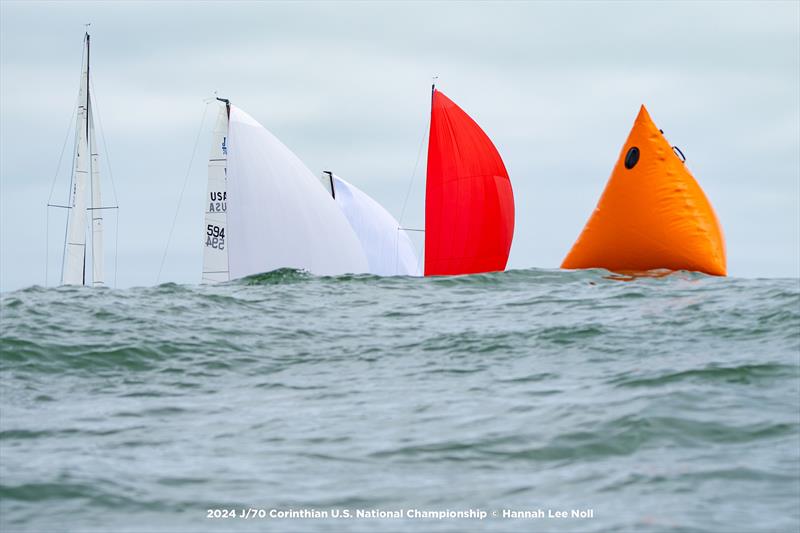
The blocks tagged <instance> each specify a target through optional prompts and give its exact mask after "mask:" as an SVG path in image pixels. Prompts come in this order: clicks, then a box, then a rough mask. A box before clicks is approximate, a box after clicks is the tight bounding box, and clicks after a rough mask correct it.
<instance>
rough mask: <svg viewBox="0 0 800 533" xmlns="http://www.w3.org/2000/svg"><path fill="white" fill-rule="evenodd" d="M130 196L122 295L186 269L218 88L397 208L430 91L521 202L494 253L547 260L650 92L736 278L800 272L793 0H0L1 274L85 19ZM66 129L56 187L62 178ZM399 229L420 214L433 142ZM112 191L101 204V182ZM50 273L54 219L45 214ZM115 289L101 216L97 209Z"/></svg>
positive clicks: (58, 220)
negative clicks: (471, 134)
mask: <svg viewBox="0 0 800 533" xmlns="http://www.w3.org/2000/svg"><path fill="white" fill-rule="evenodd" d="M85 22H91V23H92V26H91V34H92V44H93V49H92V75H93V83H94V89H95V95H96V98H97V100H96V104H97V107H98V111H99V115H100V118H101V119H102V125H103V127H104V133H105V138H106V141H107V143H108V151H107V152H106V150H105V149H104V148H103V147H102V145H101V158H102V159H104V163H103V171H104V173H105V176H104V180H106V181H105V182H104V186H105V188H106V191H108V190H110V185H109V182H108V181H107V178H108V171H107V167H106V166H105V164H106V162H108V161H110V163H111V170H112V171H113V177H114V181H115V185H116V191H117V194H118V203H119V205H120V207H121V209H120V215H119V256H118V257H119V266H118V283H119V285H120V286H131V285H152V284H154V283H155V281H156V276H157V273H158V269H159V263H160V261H161V256H162V253H163V251H164V247H165V245H166V242H167V234H168V231H169V228H170V226H171V224H172V220H173V217H174V216H175V213H176V208H177V204H178V198H179V193H180V190H181V186H182V184H183V179H184V176H185V175H186V171H187V168H188V167H189V164H190V157H191V154H192V147H193V145H194V141H195V137H196V136H197V133H198V129H199V127H200V123H201V118H202V116H203V113H204V109H206V108H207V111H208V112H207V114H206V117H205V124H204V126H203V129H204V131H203V134H202V136H201V138H200V144H199V148H198V153H197V155H196V156H195V158H194V162H193V165H192V166H191V172H190V175H189V181H188V186H187V189H186V194H185V196H184V199H183V204H182V207H181V209H180V211H178V214H177V224H176V227H175V232H174V235H173V239H172V243H171V245H170V247H169V251H168V255H167V260H166V264H165V267H164V272H163V274H162V277H161V281H176V282H181V283H197V282H199V280H200V271H201V262H202V246H203V241H202V221H203V209H204V206H203V203H204V200H203V198H204V195H205V187H206V161H205V160H206V158H207V155H208V150H209V144H210V135H211V133H210V131H211V128H212V124H213V118H214V116H215V114H216V108H215V104H212V105H209V106H208V107H207V106H206V104H205V103H204V99H205V98H208V97H209V96H211V95H212V93H213V91H218V93H219V95H220V96H224V97H227V98H230V99H231V100H232V102H233V103H234V104H236V105H238V106H239V107H241V108H242V109H244V110H246V111H247V112H248V113H250V114H251V115H252V116H253V117H255V118H256V119H257V120H259V121H260V122H261V123H262V124H263V125H264V126H265V127H267V128H268V129H269V130H271V131H272V132H273V133H274V134H275V135H277V136H278V138H280V139H281V140H282V141H283V142H284V143H285V144H286V145H287V146H288V147H289V148H290V149H291V150H293V151H294V152H295V153H296V154H297V155H298V156H299V157H300V158H301V159H302V160H303V161H304V162H305V163H306V164H307V165H308V167H309V168H310V169H311V170H312V171H313V172H314V173H315V174H319V173H321V171H322V170H326V169H330V170H333V171H335V172H336V173H338V174H339V175H341V176H342V177H344V178H345V179H347V180H349V181H350V182H352V183H354V184H355V185H357V186H359V187H360V188H362V189H363V190H364V191H365V192H367V193H368V194H370V195H371V196H373V197H374V198H375V199H376V200H377V201H379V202H380V203H381V204H383V205H384V206H385V207H386V208H387V209H388V210H389V211H390V212H391V213H393V214H394V215H395V216H396V217H399V216H400V214H401V211H402V209H403V203H404V198H405V196H406V191H407V190H408V187H409V183H410V181H411V178H412V173H413V171H414V165H415V161H416V160H417V155H418V153H419V147H420V141H421V139H422V138H423V132H425V131H426V128H427V124H428V120H429V112H430V107H429V106H430V82H431V77H432V76H434V75H437V76H439V82H438V87H439V88H440V89H441V90H442V91H443V92H444V93H445V94H447V95H448V96H449V97H450V98H452V99H453V100H454V101H455V102H456V103H458V104H459V105H460V106H461V107H462V108H463V109H464V110H466V111H467V112H468V113H469V114H470V115H471V116H472V117H473V118H474V119H475V120H476V121H477V122H478V123H479V124H480V125H481V127H482V128H483V129H484V130H485V131H486V132H487V134H488V135H489V136H490V137H491V138H492V140H493V141H494V143H495V145H496V146H497V148H498V150H499V151H500V154H501V155H502V157H503V160H504V161H505V163H506V166H507V168H508V171H509V174H510V177H511V181H512V184H513V187H514V195H515V198H516V212H517V218H516V231H515V235H514V242H513V245H512V249H511V257H510V260H509V265H508V266H509V268H528V267H543V268H556V267H558V265H559V264H560V262H561V260H562V259H563V257H564V255H565V254H566V252H567V251H568V250H569V248H570V246H571V245H572V244H573V242H574V241H575V238H576V237H577V235H578V233H579V232H580V230H581V228H582V227H583V225H584V224H585V222H586V220H587V219H588V217H589V214H590V213H591V211H592V209H593V208H594V206H595V204H596V202H597V199H598V197H599V195H600V193H601V192H602V189H603V187H604V185H605V183H606V180H607V179H608V176H609V174H610V172H611V169H612V167H613V165H614V163H615V161H616V159H617V157H618V155H619V151H620V148H621V146H622V144H623V142H624V141H625V138H626V137H627V135H628V132H629V130H630V128H631V126H632V124H633V120H634V118H635V117H636V114H637V112H638V109H639V105H640V104H642V103H644V104H645V105H646V106H647V107H648V109H649V111H650V114H651V115H652V117H653V119H654V120H655V122H656V124H657V125H658V126H659V127H660V128H662V129H663V130H664V132H665V134H666V136H667V138H668V139H669V141H670V142H671V143H673V144H676V145H678V146H679V147H680V148H681V149H682V150H683V152H684V153H685V154H686V157H687V165H688V166H689V169H690V170H691V171H692V172H693V174H694V175H695V177H696V178H697V179H698V181H699V182H700V184H701V186H702V187H703V189H704V190H705V191H706V194H707V195H708V197H709V199H710V200H711V202H712V204H713V205H714V207H715V209H716V211H717V214H718V216H719V218H720V220H721V222H722V226H723V230H724V233H725V237H726V242H727V249H728V265H729V273H730V275H733V276H746V277H774V276H798V275H800V3H798V2H795V1H790V2H777V3H766V2H758V3H747V2H709V3H690V2H675V3H671V2H664V3H629V2H605V3H604V2H575V3H550V2H530V3H523V2H517V3H507V4H495V3H493V4H488V3H486V4H484V3H463V4H460V3H451V2H448V3H417V4H415V3H397V4H393V3H380V4H377V3H375V4H373V3H346V2H338V3H334V2H330V3H293V4H278V3H258V2H247V3H233V2H228V3H212V2H204V3H195V2H178V3H156V2H152V3H149V2H148V3H144V2H142V3H122V2H113V3H112V2H109V3H69V2H53V3H34V2H22V3H16V2H7V1H2V2H0V67H1V72H0V74H1V75H0V117H2V119H0V120H1V122H2V124H1V128H0V178H1V180H0V196H2V199H1V200H0V225H1V226H0V289H1V290H4V291H5V290H12V289H16V288H20V287H24V286H29V285H33V284H43V283H44V281H45V279H44V278H45V250H46V244H47V243H46V235H47V231H46V227H47V224H46V208H45V203H46V202H47V198H48V194H49V191H50V185H51V182H52V180H53V176H54V174H55V173H56V167H57V163H58V157H59V153H60V152H61V147H62V145H63V143H64V138H65V134H66V132H67V130H68V128H74V124H73V122H72V120H71V119H70V117H71V114H72V113H73V111H74V109H73V107H74V104H75V100H76V97H77V91H78V81H79V76H80V61H81V52H82V48H81V47H82V38H83V29H84V28H83V24H84V23H85ZM71 143H72V141H71V140H70V141H69V144H68V145H67V150H66V153H65V157H64V161H62V164H61V167H60V172H59V173H58V178H57V181H56V188H55V194H54V197H53V200H54V201H55V202H56V203H63V201H65V199H66V194H67V188H68V184H69V167H70V165H71V161H70V159H71V155H72V154H71V147H72V144H71ZM426 150H427V145H425V146H424V147H423V152H422V157H421V158H420V162H419V167H418V168H417V172H416V177H415V179H414V181H413V184H412V185H411V194H410V196H409V200H408V204H407V207H406V211H405V216H404V218H403V220H402V222H403V224H404V225H406V226H409V227H422V225H423V223H424V222H423V213H424V180H425V154H426ZM106 198H107V200H106V201H107V202H108V203H109V204H112V203H113V202H114V199H113V197H112V196H111V194H107V195H106ZM50 215H51V216H50V224H49V257H50V261H49V271H50V284H53V283H55V282H57V281H58V274H59V272H60V262H61V247H62V244H63V231H64V218H63V213H61V212H58V210H51V213H50ZM106 228H107V230H106V231H107V234H108V239H107V243H108V244H107V248H108V256H107V270H108V272H109V274H108V275H109V278H110V279H111V280H112V281H113V271H114V266H113V256H114V251H113V248H114V246H113V243H114V238H113V234H114V215H109V217H108V221H107V225H106Z"/></svg>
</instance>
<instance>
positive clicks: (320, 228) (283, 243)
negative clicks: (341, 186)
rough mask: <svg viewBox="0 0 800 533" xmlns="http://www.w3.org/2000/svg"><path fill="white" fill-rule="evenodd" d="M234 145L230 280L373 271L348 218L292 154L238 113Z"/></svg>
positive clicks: (233, 111) (233, 120) (231, 135)
mask: <svg viewBox="0 0 800 533" xmlns="http://www.w3.org/2000/svg"><path fill="white" fill-rule="evenodd" d="M228 140H229V143H228V149H227V151H228V154H227V155H228V161H227V163H228V167H227V168H228V182H227V185H228V187H227V192H228V195H227V228H226V235H225V240H226V247H227V249H228V267H229V272H230V279H235V278H240V277H243V276H248V275H251V274H257V273H261V272H268V271H271V270H275V269H279V268H297V269H303V270H307V271H309V272H312V273H314V274H320V275H337V274H344V273H361V272H367V271H368V264H367V259H366V257H365V255H364V252H363V250H362V248H361V244H360V242H359V240H358V237H357V236H356V234H355V233H354V232H353V230H352V229H351V227H350V224H349V223H348V221H347V219H346V218H345V216H344V215H343V214H342V212H341V210H340V209H339V208H338V207H337V205H336V203H335V202H334V201H333V199H332V198H331V196H330V195H328V194H327V193H326V191H325V189H323V188H322V187H320V184H319V182H318V181H317V179H316V178H315V177H314V175H313V174H312V173H311V171H310V170H309V169H308V168H307V167H306V166H305V165H304V164H303V162H302V161H300V159H298V157H297V156H296V155H295V154H294V153H292V152H291V151H290V150H289V149H288V148H287V147H286V146H284V145H283V144H282V143H281V142H280V141H279V140H278V139H277V138H276V137H275V136H274V135H272V134H271V133H270V132H269V131H267V130H266V129H265V128H264V127H263V126H261V124H259V123H258V122H256V121H255V120H254V119H253V118H252V117H251V116H249V115H248V114H247V113H245V112H244V111H242V110H241V109H239V108H237V107H234V106H230V116H229V124H228Z"/></svg>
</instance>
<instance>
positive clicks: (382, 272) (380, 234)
mask: <svg viewBox="0 0 800 533" xmlns="http://www.w3.org/2000/svg"><path fill="white" fill-rule="evenodd" d="M325 178H326V179H323V184H325V182H326V181H327V182H328V183H329V184H330V186H331V188H332V189H333V191H332V193H333V198H334V199H335V200H336V203H337V204H339V207H340V208H341V209H342V212H343V213H344V215H345V217H347V221H348V222H350V226H351V227H352V228H353V231H355V233H356V235H357V236H358V238H359V240H360V241H361V246H362V247H363V248H364V253H365V254H366V256H367V262H368V263H369V272H370V273H371V274H375V275H378V276H419V275H420V272H419V264H418V262H417V254H416V253H415V252H414V245H413V244H412V242H411V239H410V238H409V236H408V233H406V231H405V230H403V229H401V228H400V224H399V223H398V222H397V220H396V219H395V218H394V217H393V216H392V215H391V214H389V212H388V211H386V209H384V208H383V206H381V205H380V204H379V203H378V202H376V201H375V200H373V199H372V198H371V197H370V196H369V195H367V194H366V193H365V192H363V191H362V190H361V189H359V188H358V187H356V186H355V185H353V184H351V183H349V182H347V181H346V180H344V179H342V178H340V177H339V176H337V175H336V174H333V173H331V172H326V173H325Z"/></svg>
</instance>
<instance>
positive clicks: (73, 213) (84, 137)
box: [61, 34, 91, 285]
mask: <svg viewBox="0 0 800 533" xmlns="http://www.w3.org/2000/svg"><path fill="white" fill-rule="evenodd" d="M84 44H85V48H86V49H85V51H84V55H83V65H82V66H81V85H80V93H79V98H78V120H77V125H76V128H75V161H74V166H73V173H72V182H71V184H70V195H69V202H68V204H67V205H68V207H69V218H68V220H67V231H66V235H65V240H64V259H63V263H62V266H61V283H62V284H64V285H83V284H84V282H85V276H86V274H85V266H86V207H87V205H86V186H87V182H88V180H89V169H90V165H91V163H90V154H89V148H88V137H89V120H88V118H89V35H88V34H86V37H85V39H84Z"/></svg>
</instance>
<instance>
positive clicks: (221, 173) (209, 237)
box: [203, 104, 230, 283]
mask: <svg viewBox="0 0 800 533" xmlns="http://www.w3.org/2000/svg"><path fill="white" fill-rule="evenodd" d="M227 164H228V111H227V106H226V105H225V104H223V105H222V107H221V108H220V110H219V115H218V116H217V124H216V126H215V127H214V133H213V137H212V140H211V152H210V153H209V156H208V191H207V193H206V218H205V221H204V223H203V240H204V242H205V247H204V249H203V281H204V282H212V283H213V282H218V281H228V280H229V279H230V275H229V273H228V234H227V227H226V226H227V215H226V212H227V208H228V187H227V177H226V170H227Z"/></svg>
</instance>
